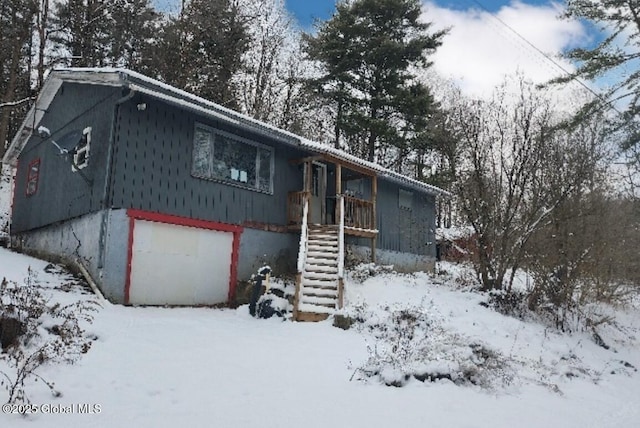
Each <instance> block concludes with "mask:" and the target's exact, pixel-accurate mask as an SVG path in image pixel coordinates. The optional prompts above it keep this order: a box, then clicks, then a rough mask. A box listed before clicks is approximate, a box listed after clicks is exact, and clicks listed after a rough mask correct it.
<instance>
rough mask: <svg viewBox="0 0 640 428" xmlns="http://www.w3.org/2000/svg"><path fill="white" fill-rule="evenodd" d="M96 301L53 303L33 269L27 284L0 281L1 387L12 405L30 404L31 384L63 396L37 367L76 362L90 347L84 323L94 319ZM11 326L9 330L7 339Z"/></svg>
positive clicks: (90, 339)
mask: <svg viewBox="0 0 640 428" xmlns="http://www.w3.org/2000/svg"><path fill="white" fill-rule="evenodd" d="M98 306H99V305H98V303H97V302H95V301H92V300H80V301H76V302H73V303H70V304H66V305H63V304H60V303H53V302H50V301H49V299H48V298H47V297H46V296H45V295H44V294H43V292H42V289H41V287H40V286H39V284H38V280H37V277H36V275H35V273H34V272H33V271H32V270H31V269H29V272H28V275H27V278H26V280H25V283H24V284H18V283H16V282H12V281H7V280H6V279H3V280H2V282H1V283H0V333H1V334H0V336H3V339H5V340H3V342H2V353H1V354H0V386H2V387H4V388H5V390H6V391H7V394H8V395H7V402H8V403H29V398H28V396H27V394H26V391H25V389H26V388H27V386H28V382H29V381H30V380H33V381H40V382H42V383H44V384H45V385H46V386H47V387H48V388H49V389H50V390H51V393H52V394H53V395H54V396H59V395H60V393H59V392H58V391H57V390H56V389H55V387H54V383H53V382H51V381H48V380H46V379H45V378H43V377H42V376H41V375H40V374H39V373H38V369H39V368H40V367H41V366H43V365H46V364H50V363H61V362H65V363H73V362H75V361H77V360H78V359H79V358H80V357H81V356H82V354H85V353H86V352H87V351H88V350H89V348H90V347H91V343H92V340H93V339H94V338H93V337H88V336H87V335H86V334H85V331H84V329H83V328H82V324H83V323H91V322H92V321H93V316H92V312H94V311H95V310H97V308H98ZM7 327H8V328H9V329H10V330H11V331H9V332H8V333H9V335H8V336H6V337H5V334H6V333H7V331H6V329H7Z"/></svg>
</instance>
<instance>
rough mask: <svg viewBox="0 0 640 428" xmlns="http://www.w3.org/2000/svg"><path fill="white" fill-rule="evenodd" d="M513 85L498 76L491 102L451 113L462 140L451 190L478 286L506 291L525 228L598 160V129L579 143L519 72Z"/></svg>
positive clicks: (542, 222)
mask: <svg viewBox="0 0 640 428" xmlns="http://www.w3.org/2000/svg"><path fill="white" fill-rule="evenodd" d="M515 87H516V91H515V92H511V91H512V90H509V89H508V87H507V84H506V83H505V84H504V85H503V86H502V87H500V88H499V89H498V90H497V92H496V94H495V95H494V97H493V99H492V100H491V101H488V102H482V101H468V102H467V104H466V105H465V106H464V109H461V110H459V112H460V116H459V117H458V118H457V120H458V127H457V128H458V134H457V135H458V137H459V138H460V139H461V141H460V144H462V146H464V152H463V156H462V158H461V164H460V170H459V171H458V172H456V175H457V193H458V196H459V204H460V208H461V210H462V212H463V213H464V216H465V218H466V219H467V220H468V222H469V223H470V224H471V226H472V227H473V229H474V231H475V243H476V246H477V248H476V249H475V250H476V251H475V254H476V260H475V262H476V271H477V274H478V278H479V280H480V282H481V284H482V287H483V289H485V290H490V289H503V288H505V289H507V290H511V286H512V284H513V278H514V274H515V272H516V271H517V269H518V268H520V267H521V266H522V265H523V262H524V259H525V255H526V249H527V244H528V243H529V240H530V238H531V237H532V235H533V234H534V233H535V232H536V231H538V230H540V229H541V228H542V227H545V226H546V225H547V224H548V222H549V219H550V216H551V214H552V213H553V212H554V211H555V210H556V209H557V208H558V207H559V206H560V205H561V204H562V203H563V202H565V201H567V200H568V199H569V198H570V197H571V196H572V195H574V194H575V193H576V192H579V191H581V190H582V189H583V187H584V186H585V184H586V183H588V182H589V181H590V179H591V178H592V175H593V170H594V168H595V166H596V165H597V162H598V161H599V159H600V158H599V151H598V150H596V146H597V145H599V144H602V135H601V134H598V133H596V134H595V135H594V138H592V139H590V140H589V141H586V142H585V141H583V140H582V139H581V138H580V137H579V136H578V135H577V134H576V133H575V132H574V131H573V130H568V129H562V128H558V127H557V126H556V124H557V123H558V122H559V121H558V120H557V119H556V118H555V115H554V111H553V108H552V104H551V102H550V100H549V98H548V97H545V96H544V95H543V94H542V93H541V92H539V91H538V90H537V89H535V88H534V86H533V85H532V84H530V83H527V82H526V81H524V79H523V78H522V77H519V78H517V79H516V82H515ZM510 94H511V95H510Z"/></svg>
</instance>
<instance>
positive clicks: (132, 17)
mask: <svg viewBox="0 0 640 428" xmlns="http://www.w3.org/2000/svg"><path fill="white" fill-rule="evenodd" d="M108 14H109V17H110V20H109V22H110V26H109V28H108V30H107V32H108V34H109V39H108V44H109V47H108V57H109V63H110V65H111V66H114V67H125V68H129V69H132V70H136V71H142V68H143V63H144V61H145V59H144V55H148V54H149V45H150V43H151V40H152V38H154V37H155V36H156V28H157V26H158V21H159V19H160V15H159V14H158V12H156V11H155V9H154V8H153V6H152V5H151V1H150V0H112V1H111V2H110V3H109V5H108Z"/></svg>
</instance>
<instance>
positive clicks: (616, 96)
mask: <svg viewBox="0 0 640 428" xmlns="http://www.w3.org/2000/svg"><path fill="white" fill-rule="evenodd" d="M564 17H565V18H568V19H580V20H588V21H591V22H592V23H593V24H595V25H596V26H597V27H598V28H599V29H600V30H601V31H602V33H603V35H604V36H605V37H604V38H603V40H602V41H601V42H600V43H599V44H597V45H596V46H595V47H593V48H576V49H573V50H571V51H569V52H568V53H567V54H566V57H567V58H569V59H571V60H573V61H575V62H576V63H577V69H576V71H575V72H573V73H571V74H569V75H567V76H563V77H561V78H558V79H555V80H554V82H555V83H565V82H569V81H571V80H573V79H575V78H576V77H578V78H585V79H588V80H593V79H597V78H600V77H603V76H607V77H609V78H610V80H612V81H613V82H614V83H613V85H611V87H610V89H609V90H608V91H607V93H606V94H605V96H604V97H603V98H601V99H594V100H593V101H592V102H591V103H588V104H586V105H585V107H584V108H583V109H582V110H581V111H580V114H579V115H578V117H577V120H578V121H579V120H581V118H584V117H585V116H586V115H590V114H594V113H597V112H599V111H601V110H602V109H609V108H610V106H611V105H612V104H613V103H616V104H617V105H620V104H621V102H624V103H628V104H627V107H626V109H625V111H624V112H623V114H622V115H618V116H617V117H616V118H615V125H616V126H617V127H618V129H623V130H624V131H626V137H625V139H624V140H625V141H624V143H623V148H624V149H628V148H631V147H632V146H638V145H639V144H638V143H639V142H640V120H639V119H638V117H639V116H638V115H639V113H640V70H639V69H638V67H637V60H638V58H640V2H638V1H637V0H599V1H593V0H568V1H567V9H566V11H565V13H564ZM638 161H640V159H638Z"/></svg>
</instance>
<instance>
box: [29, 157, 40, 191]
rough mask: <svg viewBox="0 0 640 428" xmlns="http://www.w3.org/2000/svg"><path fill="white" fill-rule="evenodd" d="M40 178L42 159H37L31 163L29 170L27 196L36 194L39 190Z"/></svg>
mask: <svg viewBox="0 0 640 428" xmlns="http://www.w3.org/2000/svg"><path fill="white" fill-rule="evenodd" d="M39 178H40V159H36V160H34V161H32V162H31V163H30V164H29V169H28V170H27V196H31V195H34V194H35V193H36V192H37V191H38V180H39Z"/></svg>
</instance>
